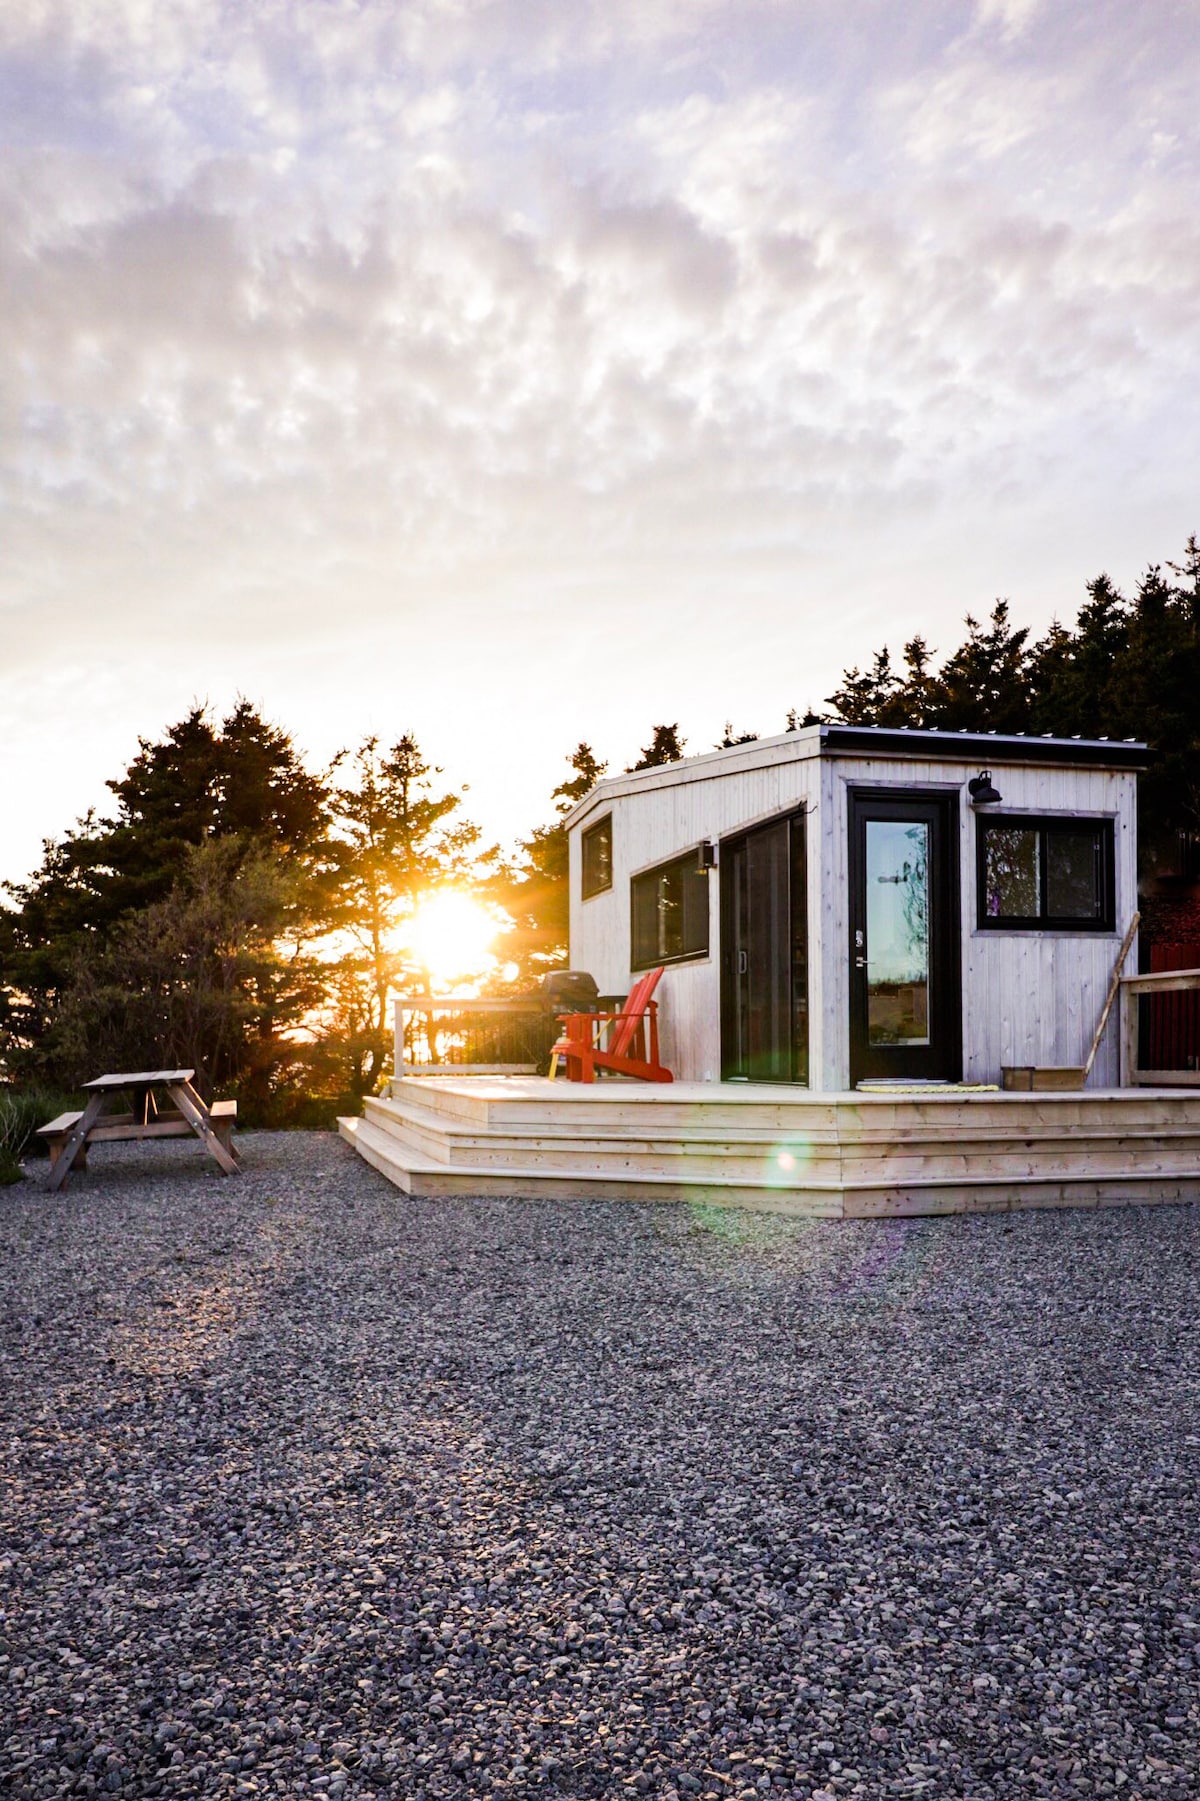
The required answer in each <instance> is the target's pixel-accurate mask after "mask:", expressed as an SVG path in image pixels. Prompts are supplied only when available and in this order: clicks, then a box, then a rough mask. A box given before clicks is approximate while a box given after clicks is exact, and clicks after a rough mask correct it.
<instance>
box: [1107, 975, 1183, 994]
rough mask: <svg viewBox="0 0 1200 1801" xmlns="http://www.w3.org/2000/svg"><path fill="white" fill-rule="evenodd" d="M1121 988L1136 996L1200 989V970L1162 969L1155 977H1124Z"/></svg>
mask: <svg viewBox="0 0 1200 1801" xmlns="http://www.w3.org/2000/svg"><path fill="white" fill-rule="evenodd" d="M1121 986H1122V988H1129V989H1131V990H1132V991H1133V992H1134V993H1136V994H1172V993H1174V992H1175V991H1176V990H1178V991H1181V992H1182V990H1184V989H1187V988H1200V969H1162V970H1159V971H1158V972H1157V973H1156V974H1155V975H1146V976H1122V977H1121Z"/></svg>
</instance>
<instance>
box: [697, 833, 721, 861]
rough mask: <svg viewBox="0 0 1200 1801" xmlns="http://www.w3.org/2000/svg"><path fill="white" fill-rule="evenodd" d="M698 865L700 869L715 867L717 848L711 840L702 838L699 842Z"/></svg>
mask: <svg viewBox="0 0 1200 1801" xmlns="http://www.w3.org/2000/svg"><path fill="white" fill-rule="evenodd" d="M698 865H699V867H700V868H701V869H715V868H716V867H717V847H716V845H715V844H714V843H713V840H712V839H711V838H704V839H702V840H701V842H700V847H699V856H698Z"/></svg>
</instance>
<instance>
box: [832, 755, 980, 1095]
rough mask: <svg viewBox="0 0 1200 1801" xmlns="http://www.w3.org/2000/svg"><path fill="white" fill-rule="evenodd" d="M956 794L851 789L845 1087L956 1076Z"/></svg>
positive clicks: (958, 1019)
mask: <svg viewBox="0 0 1200 1801" xmlns="http://www.w3.org/2000/svg"><path fill="white" fill-rule="evenodd" d="M960 931H961V921H960V918H959V905H958V796H957V795H935V794H929V793H921V792H920V791H911V792H909V793H904V792H903V791H901V792H897V791H896V790H894V789H892V790H888V791H887V792H886V793H880V792H878V791H876V792H871V791H869V790H864V789H857V790H855V789H852V790H851V792H850V1083H851V1086H853V1085H854V1084H855V1083H856V1082H860V1081H862V1080H863V1078H864V1077H879V1076H893V1077H897V1078H901V1077H905V1076H908V1077H916V1078H918V1079H933V1080H939V1081H949V1082H953V1081H957V1080H958V1079H959V1077H960V1075H961V1073H962V1002H961V991H960V980H961V978H960V973H959V968H960V965H959V935H960Z"/></svg>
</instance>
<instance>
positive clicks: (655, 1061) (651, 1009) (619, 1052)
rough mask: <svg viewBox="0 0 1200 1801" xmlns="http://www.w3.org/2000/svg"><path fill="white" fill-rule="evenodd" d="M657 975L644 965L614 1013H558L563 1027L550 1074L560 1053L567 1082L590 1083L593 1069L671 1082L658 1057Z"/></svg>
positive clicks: (648, 1080)
mask: <svg viewBox="0 0 1200 1801" xmlns="http://www.w3.org/2000/svg"><path fill="white" fill-rule="evenodd" d="M661 975H662V970H661V969H648V970H647V971H646V973H645V975H644V976H642V977H641V979H640V980H639V981H637V982H635V983H634V985H633V987H632V988H631V989H630V991H629V995H628V998H627V999H626V1002H625V1005H624V1006H623V1007H622V1009H621V1011H620V1012H619V1013H562V1014H560V1015H559V1024H560V1025H562V1026H563V1027H564V1028H565V1030H564V1032H563V1035H562V1037H561V1038H560V1039H559V1041H558V1043H557V1044H556V1045H555V1047H554V1050H553V1052H552V1053H551V1057H550V1074H551V1076H553V1075H554V1072H555V1070H556V1069H557V1067H558V1059H559V1058H560V1057H561V1058H562V1059H563V1061H564V1063H565V1064H566V1066H567V1076H568V1078H569V1079H570V1080H571V1081H572V1082H594V1081H595V1080H596V1071H597V1070H598V1069H609V1070H612V1072H613V1074H614V1075H620V1076H636V1077H637V1078H638V1079H639V1081H642V1082H673V1081H674V1079H675V1078H674V1076H673V1075H672V1074H671V1072H670V1070H669V1069H667V1068H666V1066H665V1065H664V1064H663V1063H661V1062H660V1061H659V1055H658V1002H657V1001H656V1000H652V999H651V996H652V995H653V993H654V990H655V989H656V988H657V987H658V979H659V977H660V976H661ZM647 1033H648V1034H649V1039H650V1054H649V1056H647V1055H646V1036H647Z"/></svg>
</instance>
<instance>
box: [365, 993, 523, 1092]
mask: <svg viewBox="0 0 1200 1801" xmlns="http://www.w3.org/2000/svg"><path fill="white" fill-rule="evenodd" d="M437 1012H441V1013H497V1014H505V1013H507V1014H510V1015H514V1016H515V1015H521V1014H524V1015H532V1016H538V1017H541V1016H544V1015H545V1013H546V1009H545V1007H544V1006H543V1004H542V1002H541V1001H540V1000H538V999H537V998H535V997H522V996H519V995H517V996H505V995H494V994H493V995H487V996H486V997H481V998H479V999H474V998H472V997H471V996H469V995H461V994H459V995H453V994H450V995H439V994H402V995H398V996H397V997H396V1000H395V1011H394V1015H393V1018H394V1022H395V1024H394V1034H393V1045H392V1070H393V1073H394V1074H395V1075H397V1076H410V1075H418V1074H426V1075H432V1074H434V1073H438V1072H446V1071H450V1072H455V1073H458V1074H461V1073H462V1066H461V1065H459V1064H451V1063H445V1064H442V1063H410V1062H409V1061H408V1060H407V1058H406V1057H405V1055H404V1041H405V1036H406V1033H407V1020H408V1016H409V1014H411V1013H429V1014H433V1013H437ZM471 1067H472V1068H474V1069H475V1070H476V1071H477V1072H478V1073H479V1074H480V1075H484V1074H487V1075H507V1074H531V1073H534V1072H535V1071H536V1070H537V1067H538V1066H537V1065H536V1064H533V1063H495V1064H475V1065H472V1066H471Z"/></svg>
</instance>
